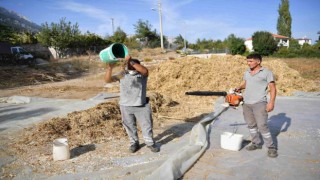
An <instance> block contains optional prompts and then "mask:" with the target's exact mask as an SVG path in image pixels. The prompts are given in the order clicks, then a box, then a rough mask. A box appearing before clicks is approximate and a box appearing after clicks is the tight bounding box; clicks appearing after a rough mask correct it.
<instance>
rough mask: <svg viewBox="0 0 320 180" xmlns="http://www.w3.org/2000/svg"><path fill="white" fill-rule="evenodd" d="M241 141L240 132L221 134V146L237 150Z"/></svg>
mask: <svg viewBox="0 0 320 180" xmlns="http://www.w3.org/2000/svg"><path fill="white" fill-rule="evenodd" d="M242 141H243V135H242V134H235V133H230V132H224V133H222V134H221V148H223V149H228V150H232V151H239V150H240V149H241V145H242Z"/></svg>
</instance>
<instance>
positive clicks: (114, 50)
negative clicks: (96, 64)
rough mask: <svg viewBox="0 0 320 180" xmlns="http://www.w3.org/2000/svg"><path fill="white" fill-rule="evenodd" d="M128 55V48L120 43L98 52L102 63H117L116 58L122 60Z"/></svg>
mask: <svg viewBox="0 0 320 180" xmlns="http://www.w3.org/2000/svg"><path fill="white" fill-rule="evenodd" d="M128 54H129V51H128V48H127V47H126V46H125V45H124V44H121V43H113V44H111V45H110V46H109V47H107V48H106V49H103V50H102V51H100V53H99V56H100V59H101V61H102V62H104V63H115V62H118V59H117V58H124V57H126V56H127V55H128Z"/></svg>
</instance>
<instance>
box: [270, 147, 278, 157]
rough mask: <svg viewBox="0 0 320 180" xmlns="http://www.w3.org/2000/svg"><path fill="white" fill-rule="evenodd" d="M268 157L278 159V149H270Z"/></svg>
mask: <svg viewBox="0 0 320 180" xmlns="http://www.w3.org/2000/svg"><path fill="white" fill-rule="evenodd" d="M268 156H269V157H271V158H275V157H277V156H278V152H277V149H276V148H274V147H270V148H268Z"/></svg>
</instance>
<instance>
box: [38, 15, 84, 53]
mask: <svg viewBox="0 0 320 180" xmlns="http://www.w3.org/2000/svg"><path fill="white" fill-rule="evenodd" d="M79 35H81V32H80V30H79V26H78V24H77V23H76V24H74V25H72V24H71V22H70V21H69V22H66V18H62V19H60V22H59V23H51V25H48V23H47V22H46V23H45V24H42V30H41V31H40V32H39V33H38V35H37V40H38V41H39V42H40V43H41V44H43V45H45V46H52V47H53V48H54V49H56V50H58V51H60V52H61V51H63V50H65V49H67V48H70V47H75V46H76V45H75V43H76V42H78V41H77V40H76V39H77V37H78V36H79Z"/></svg>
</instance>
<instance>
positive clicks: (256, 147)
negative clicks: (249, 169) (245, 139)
mask: <svg viewBox="0 0 320 180" xmlns="http://www.w3.org/2000/svg"><path fill="white" fill-rule="evenodd" d="M261 148H262V145H258V144H254V143H252V144H251V145H250V146H247V147H246V150H248V151H253V150H256V149H261Z"/></svg>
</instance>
